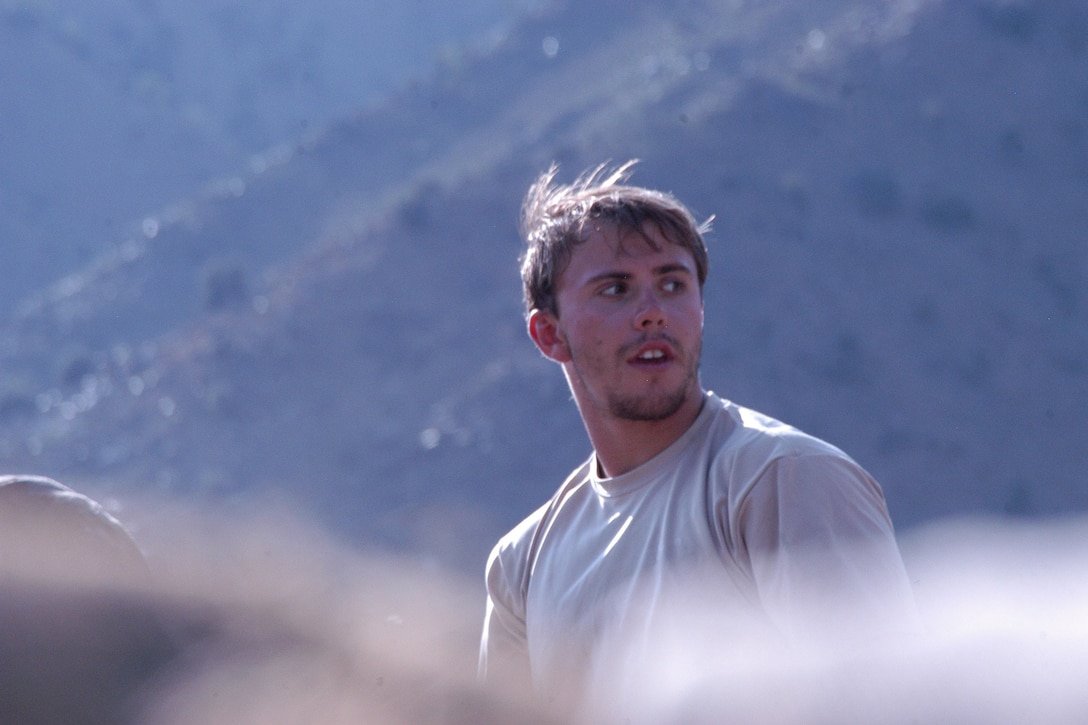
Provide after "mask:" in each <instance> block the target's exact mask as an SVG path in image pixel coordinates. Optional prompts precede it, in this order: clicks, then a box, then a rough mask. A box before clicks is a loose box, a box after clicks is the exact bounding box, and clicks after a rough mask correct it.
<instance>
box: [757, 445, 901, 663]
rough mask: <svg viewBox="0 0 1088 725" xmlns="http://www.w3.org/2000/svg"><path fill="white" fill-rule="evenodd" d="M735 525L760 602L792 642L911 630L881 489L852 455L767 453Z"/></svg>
mask: <svg viewBox="0 0 1088 725" xmlns="http://www.w3.org/2000/svg"><path fill="white" fill-rule="evenodd" d="M738 529H739V531H738V533H739V537H740V540H741V541H742V545H743V547H744V549H745V550H746V552H747V555H748V559H749V563H750V566H751V572H752V577H753V580H754V582H755V586H756V589H757V592H758V595H759V598H760V600H761V602H762V605H763V607H764V609H765V610H766V612H767V613H768V615H769V616H770V617H771V619H772V620H773V621H774V622H775V623H776V625H777V626H778V627H779V628H780V629H781V630H782V631H783V632H784V633H785V634H786V635H787V636H788V637H789V638H790V639H793V640H816V641H819V642H823V643H826V641H827V640H828V639H829V638H831V639H834V640H836V641H840V642H850V641H855V642H858V643H863V642H866V641H870V640H871V638H872V637H873V636H874V635H876V636H880V635H888V636H894V635H899V634H903V633H905V632H910V631H914V630H916V629H917V627H918V620H917V611H916V608H915V604H914V599H913V594H912V592H911V589H910V582H909V579H908V577H907V574H906V570H905V568H904V566H903V561H902V557H901V555H900V553H899V548H898V545H897V543H896V540H895V532H894V529H893V527H892V523H891V519H890V517H889V515H888V510H887V506H886V504H885V502H884V495H883V492H882V491H881V490H880V487H879V485H878V484H877V483H876V481H874V480H873V479H872V478H871V477H870V476H869V475H868V474H867V473H866V472H865V471H864V470H862V469H861V468H860V467H859V466H857V464H855V463H854V462H853V461H851V460H850V459H848V458H845V457H840V456H836V455H833V454H826V453H799V454H790V455H785V456H782V457H780V458H776V459H774V460H773V461H772V462H771V463H770V464H769V465H768V466H767V467H766V468H765V469H764V470H763V471H762V473H761V474H760V475H759V477H758V479H757V480H756V482H755V483H754V485H753V486H752V487H751V489H750V490H749V492H748V494H747V496H746V497H745V499H744V501H743V503H742V505H741V509H740V515H739V518H738Z"/></svg>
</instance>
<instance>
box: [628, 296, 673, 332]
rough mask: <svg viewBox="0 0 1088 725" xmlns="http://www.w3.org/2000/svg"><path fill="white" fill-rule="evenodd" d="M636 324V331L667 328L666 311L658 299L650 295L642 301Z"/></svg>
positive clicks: (636, 316)
mask: <svg viewBox="0 0 1088 725" xmlns="http://www.w3.org/2000/svg"><path fill="white" fill-rule="evenodd" d="M634 323H635V328H636V329H638V330H643V331H645V330H655V329H657V328H662V327H665V310H664V309H663V308H662V307H661V303H660V301H659V300H658V299H657V297H655V296H654V295H652V294H649V295H646V296H645V297H644V298H643V299H642V300H641V301H640V303H639V308H638V313H637V314H636V315H635V320H634Z"/></svg>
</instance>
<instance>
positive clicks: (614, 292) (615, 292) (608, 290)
mask: <svg viewBox="0 0 1088 725" xmlns="http://www.w3.org/2000/svg"><path fill="white" fill-rule="evenodd" d="M626 293H627V282H625V281H622V280H621V281H618V282H613V283H611V284H608V285H605V286H604V287H601V289H600V291H599V292H598V294H599V295H601V296H602V297H620V296H621V295H624V294H626Z"/></svg>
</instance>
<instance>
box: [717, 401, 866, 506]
mask: <svg viewBox="0 0 1088 725" xmlns="http://www.w3.org/2000/svg"><path fill="white" fill-rule="evenodd" d="M712 402H715V404H716V405H718V406H720V410H719V411H716V414H717V416H719V417H722V418H725V419H727V420H728V421H729V423H728V425H720V426H718V427H720V428H722V429H728V431H729V434H728V436H723V437H721V440H719V441H716V442H715V446H716V448H715V452H714V456H713V459H712V462H711V469H712V477H713V479H714V480H715V485H716V487H717V491H716V494H715V496H716V497H718V498H719V499H722V498H725V499H728V502H729V509H730V510H731V511H733V512H734V513H737V512H738V510H739V509H741V508H743V507H745V502H746V501H747V500H748V499H750V498H751V497H752V494H753V492H754V491H756V490H757V489H763V490H764V493H770V492H769V491H766V489H767V488H773V489H775V491H776V492H778V493H785V492H786V491H789V492H790V493H789V495H788V498H789V499H790V500H792V501H805V500H806V499H808V498H810V497H816V498H817V499H819V498H820V497H825V496H830V497H831V498H836V497H837V495H836V494H842V495H844V496H846V497H848V498H855V497H859V496H860V498H862V499H867V500H868V501H870V502H871V503H872V504H875V505H877V506H880V507H883V505H884V504H883V494H882V492H881V490H880V487H879V485H878V484H877V483H876V482H875V481H874V480H873V479H872V477H871V476H870V475H869V474H868V472H866V471H865V470H864V469H863V468H862V467H861V466H860V465H859V464H858V463H857V462H856V461H854V459H853V458H851V457H850V456H849V455H847V454H846V453H845V452H843V451H842V450H841V449H839V448H838V447H836V446H834V445H832V444H830V443H828V442H826V441H824V440H821V439H819V438H817V437H815V436H813V435H810V434H808V433H805V432H804V431H802V430H799V429H798V428H795V427H793V426H791V425H788V424H786V423H783V422H782V421H780V420H777V419H775V418H773V417H771V416H768V415H765V414H763V413H760V412H758V411H755V410H752V409H750V408H745V407H743V406H740V405H736V404H735V403H732V402H729V401H725V400H722V399H720V398H716V397H715V398H712Z"/></svg>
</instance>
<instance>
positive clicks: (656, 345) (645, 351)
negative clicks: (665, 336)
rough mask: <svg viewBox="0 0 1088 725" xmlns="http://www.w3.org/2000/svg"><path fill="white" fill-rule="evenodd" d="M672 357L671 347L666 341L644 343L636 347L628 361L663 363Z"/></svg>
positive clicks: (642, 363)
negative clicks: (636, 349)
mask: <svg viewBox="0 0 1088 725" xmlns="http://www.w3.org/2000/svg"><path fill="white" fill-rule="evenodd" d="M672 359H673V351H672V348H671V347H670V346H669V344H668V343H666V342H661V341H656V342H649V343H645V344H643V345H642V346H640V347H639V348H638V351H636V352H635V354H634V356H632V357H630V358H628V362H630V363H632V364H635V365H664V364H665V363H668V362H669V361H670V360H672Z"/></svg>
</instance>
